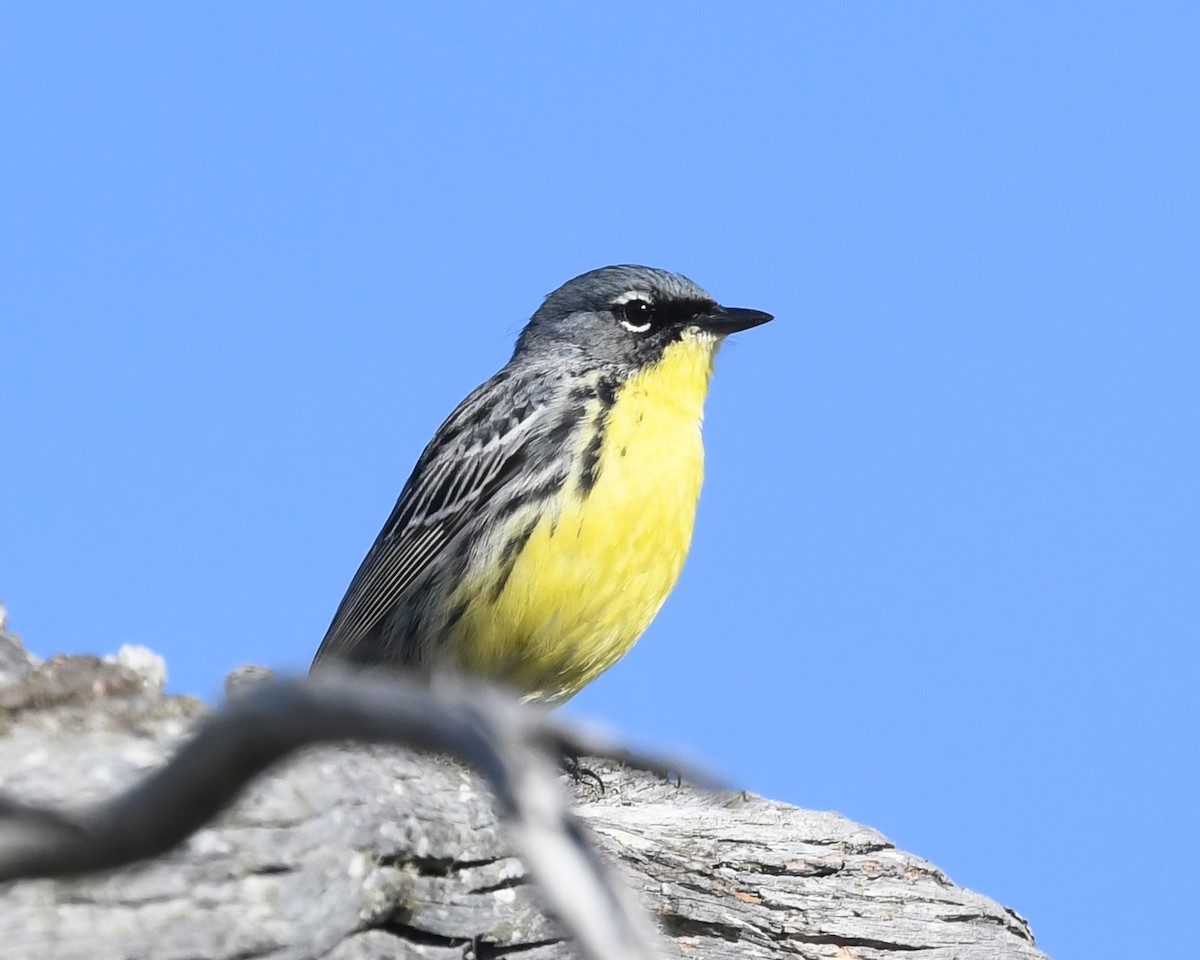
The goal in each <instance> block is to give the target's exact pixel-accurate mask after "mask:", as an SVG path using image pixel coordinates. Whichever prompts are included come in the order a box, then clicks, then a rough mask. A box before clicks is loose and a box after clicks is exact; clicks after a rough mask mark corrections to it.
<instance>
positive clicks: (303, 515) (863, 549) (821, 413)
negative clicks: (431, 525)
mask: <svg viewBox="0 0 1200 960" xmlns="http://www.w3.org/2000/svg"><path fill="white" fill-rule="evenodd" d="M1198 49H1200V14H1198V13H1197V8H1196V7H1195V6H1194V5H1191V4H1185V3H1174V4H1171V3H1143V4H1133V3H1128V4H1104V3H1099V4H1087V5H1083V4H1067V3H1037V4H1034V3H1012V4H1003V5H1001V4H977V3H963V4H958V3H954V4H951V3H942V4H930V3H915V4H903V5H898V4H811V3H808V4H800V3H796V4H786V5H785V4H774V5H770V4H757V5H756V4H751V5H740V6H739V9H738V10H737V11H736V12H734V11H733V10H732V9H730V8H729V7H728V6H726V5H715V4H714V5H709V6H705V5H703V4H693V5H689V6H687V7H681V6H678V5H672V6H667V5H657V4H628V5H614V4H609V5H606V6H604V7H603V8H599V7H594V8H590V9H587V8H584V7H583V6H576V5H570V6H567V5H551V4H543V5H540V6H533V5H526V6H522V7H510V6H505V7H504V8H500V7H498V6H497V7H487V8H485V7H483V6H482V5H478V6H472V5H458V4H445V5H440V6H438V7H437V8H436V10H432V9H427V10H424V11H423V12H419V13H418V12H413V11H412V10H410V9H409V8H406V7H403V6H401V5H396V4H384V3H376V4H371V3H358V4H350V5H336V6H335V5H320V4H286V5H285V4H265V3H264V4H254V5H245V4H236V5H235V4H212V3H210V4H197V3H191V4H188V3H175V4H169V5H147V4H137V5H133V4H119V3H114V4H105V5H100V4H76V5H70V4H56V5H53V6H52V5H48V4H44V5H34V4H26V5H22V6H21V7H17V6H14V5H10V6H8V7H6V8H5V10H4V11H3V12H0V89H3V90H4V96H3V97H2V98H0V122H2V124H3V130H4V144H5V145H4V148H3V150H0V216H2V218H3V224H4V230H3V231H2V232H0V245H2V246H3V249H2V250H0V318H2V325H3V334H2V337H0V357H2V363H0V369H2V370H3V379H2V384H3V396H4V400H3V405H2V412H0V418H2V419H0V422H2V425H3V431H2V435H3V438H4V444H3V450H4V470H3V480H2V481H0V511H2V517H3V529H4V549H3V551H2V552H0V599H2V600H3V601H4V603H5V604H6V605H7V607H8V610H9V616H10V625H11V627H12V628H13V629H15V630H16V631H17V632H19V633H20V634H22V635H23V636H24V638H25V639H26V641H27V643H28V644H29V645H30V646H31V648H32V649H33V650H34V651H35V652H38V653H41V654H50V653H53V652H57V651H96V652H105V651H112V650H115V649H116V647H117V646H119V645H120V644H122V643H140V644H145V645H148V646H150V647H153V648H155V649H157V650H159V651H161V652H163V653H164V654H165V655H166V657H167V659H168V662H169V669H170V672H171V684H172V687H173V688H174V689H177V690H183V691H188V692H193V693H197V694H200V695H203V696H206V697H214V696H215V695H216V693H217V691H218V690H219V688H220V680H221V676H222V674H223V673H224V672H225V671H227V670H229V669H230V668H232V667H233V666H235V665H237V664H239V663H242V662H244V661H255V662H259V663H266V664H269V665H271V666H274V667H277V668H293V669H302V668H304V667H305V666H306V665H307V662H308V659H309V657H310V656H311V654H312V652H313V650H314V649H315V647H316V645H317V643H318V642H319V640H320V637H321V635H322V633H323V631H324V628H325V626H326V624H327V622H328V619H329V617H330V615H331V614H332V611H333V609H334V607H335V606H336V604H337V602H338V600H339V599H340V597H341V594H342V592H343V590H344V588H345V586H346V584H347V583H348V581H349V578H350V576H351V575H352V574H353V572H354V569H355V567H356V566H357V564H358V561H359V560H360V559H361V557H362V554H363V553H364V551H365V550H366V548H367V546H368V545H369V544H370V542H371V540H372V539H373V538H374V536H375V533H376V531H377V529H378V527H379V525H380V524H381V523H382V521H383V519H384V517H385V516H386V515H387V513H388V511H389V509H390V507H391V504H392V502H393V499H394V498H395V496H396V494H397V493H398V491H399V489H400V486H401V485H402V483H403V481H404V479H405V477H406V476H407V475H408V471H409V469H410V468H411V465H412V463H413V461H414V459H415V458H416V456H417V454H418V453H419V452H420V449H421V447H422V446H423V445H424V443H425V441H426V439H427V438H428V437H429V435H430V434H431V433H432V431H433V430H434V428H435V427H436V426H437V424H438V423H439V422H440V421H441V419H442V418H443V417H444V416H445V414H446V413H448V412H449V411H450V409H451V408H452V407H453V406H454V404H455V403H457V401H458V400H459V399H460V398H461V397H462V396H463V395H464V394H465V393H466V392H467V391H468V390H469V389H471V388H472V387H473V386H475V384H476V383H477V382H479V381H480V380H482V379H484V378H485V377H487V376H488V375H490V374H491V373H492V372H493V371H494V370H495V369H496V368H497V367H499V366H500V365H501V364H502V363H503V362H504V361H505V360H506V359H507V357H508V354H509V351H510V349H511V344H512V341H513V338H514V337H515V335H516V333H517V331H518V330H519V329H520V327H521V325H522V323H523V322H524V320H525V319H526V318H527V317H528V315H529V314H530V313H531V312H532V311H533V309H534V308H535V307H536V306H537V304H538V302H539V299H540V298H541V296H542V295H544V294H545V293H547V292H548V291H549V290H551V289H552V288H554V287H555V286H557V285H558V284H559V283H561V282H562V281H563V280H566V279H567V278H569V277H571V276H574V275H575V274H577V273H580V272H582V271H584V270H586V269H589V268H591V267H595V266H599V265H602V264H605V263H612V262H644V263H649V264H653V265H658V266H664V267H668V268H672V269H676V270H679V271H681V272H683V273H686V274H688V275H689V276H691V277H692V278H693V279H695V280H696V281H698V282H699V283H701V284H702V285H704V286H705V287H707V288H708V289H709V290H710V291H711V292H712V293H713V294H714V295H715V296H716V297H717V298H718V299H720V300H722V301H724V302H726V303H730V304H734V305H741V306H750V307H757V308H761V309H765V310H769V311H771V312H773V313H774V314H776V316H777V317H778V319H777V320H776V322H775V323H773V324H770V325H768V326H766V327H763V328H760V329H757V330H753V331H750V332H748V333H746V334H744V335H742V336H740V337H738V338H737V339H736V341H734V342H730V343H729V344H728V345H727V347H726V348H725V349H724V350H723V351H722V354H721V356H720V358H719V363H718V371H717V376H716V378H715V381H714V384H713V389H712V393H711V395H710V398H709V404H708V417H707V421H706V427H705V430H706V439H707V450H708V475H707V480H706V486H705V489H704V493H703V496H702V500H701V505H700V511H699V517H698V523H697V531H696V536H695V540H694V543H693V549H692V554H691V557H690V558H689V561H688V564H687V566H686V568H685V570H684V574H683V577H682V580H681V582H680V585H679V587H678V588H677V590H676V591H675V593H674V594H673V595H672V597H671V599H670V600H669V601H668V603H667V605H666V607H665V608H664V609H663V611H662V613H661V614H660V616H659V618H658V620H657V621H656V622H655V623H654V625H653V626H652V627H651V629H650V630H649V632H648V633H647V634H646V636H645V637H644V638H643V639H642V641H641V642H640V643H639V644H638V646H637V647H636V648H635V650H634V651H633V652H632V653H631V654H630V655H629V656H628V657H627V658H626V659H625V660H624V661H623V662H622V663H621V664H619V665H618V666H617V667H616V668H614V669H613V670H612V671H610V672H609V673H608V674H607V675H605V676H604V677H603V678H601V679H600V680H599V681H598V682H597V683H595V684H594V685H593V686H592V687H590V688H589V689H587V690H586V691H584V692H583V693H582V694H581V695H580V696H579V697H578V698H576V700H575V701H573V702H572V704H571V705H570V706H569V708H568V709H569V710H570V712H571V713H573V714H577V715H580V716H586V717H589V718H596V719H599V720H602V721H604V722H606V723H608V724H610V725H611V726H613V727H615V728H616V729H618V730H621V731H623V732H625V733H626V734H627V735H628V736H629V737H630V738H632V739H633V740H635V741H638V742H646V743H653V744H661V745H670V746H677V747H680V748H682V749H685V750H687V751H689V752H690V753H692V754H694V755H695V756H697V757H699V758H702V759H704V760H705V761H706V762H708V763H709V764H710V765H711V766H713V767H714V768H715V769H717V770H719V771H722V772H723V773H724V774H726V775H727V776H728V777H729V778H730V779H731V780H732V781H733V782H735V783H737V784H739V785H744V786H747V787H749V788H752V789H754V790H757V791H759V792H762V793H765V794H768V795H770V796H773V797H777V798H780V799H783V800H787V801H790V802H793V803H797V804H801V805H804V806H810V807H817V808H827V809H836V810H839V811H841V812H843V813H845V814H847V815H848V816H851V817H853V818H855V819H857V820H861V821H864V822H866V823H869V824H871V825H873V826H875V827H877V828H879V829H881V830H882V831H883V832H884V833H886V834H887V835H888V836H889V837H891V838H892V839H893V840H895V841H896V842H897V843H898V844H900V845H902V846H904V847H906V848H908V849H910V850H913V851H915V852H917V853H919V854H921V855H923V856H926V857H928V858H929V859H930V860H932V861H934V862H935V863H937V864H938V865H939V866H941V867H942V868H943V869H945V870H946V871H947V872H948V873H949V874H950V876H951V877H952V878H953V879H954V880H955V881H957V882H958V883H961V884H965V885H967V886H970V887H972V888H974V889H977V890H980V891H982V892H984V893H987V894H989V895H990V896H993V897H995V898H996V899H998V900H1000V901H1001V902H1003V903H1006V904H1008V905H1010V906H1012V907H1014V908H1015V909H1017V910H1018V911H1019V912H1021V913H1022V914H1024V915H1025V916H1027V917H1029V918H1030V920H1031V922H1032V924H1033V928H1034V931H1035V932H1036V934H1037V935H1038V937H1039V943H1040V945H1041V946H1042V947H1043V948H1044V949H1046V950H1047V951H1048V952H1050V953H1051V954H1053V955H1054V956H1056V957H1060V958H1068V957H1081V958H1082V957H1089V958H1094V957H1106V956H1113V957H1116V956H1130V955H1137V954H1138V953H1140V952H1142V951H1144V950H1145V949H1147V946H1148V944H1149V943H1152V944H1153V945H1154V949H1155V951H1156V952H1161V953H1163V954H1167V955H1170V954H1173V953H1174V954H1181V955H1182V954H1184V953H1186V952H1187V951H1188V950H1189V949H1190V947H1191V945H1193V939H1192V934H1191V931H1190V929H1188V928H1190V927H1191V926H1192V922H1191V920H1189V919H1188V918H1190V917H1194V914H1195V902H1196V899H1197V897H1198V896H1200V889H1198V885H1197V882H1196V879H1195V869H1194V866H1195V862H1196V860H1197V858H1198V857H1200V842H1198V836H1200V829H1198V826H1197V819H1196V801H1195V796H1196V794H1197V791H1198V790H1200V783H1198V782H1197V780H1198V778H1197V774H1196V772H1195V771H1196V768H1197V758H1196V753H1197V751H1196V730H1197V729H1198V726H1200V725H1198V723H1197V720H1198V718H1197V708H1196V680H1197V668H1198V666H1200V664H1198V660H1197V653H1196V646H1197V637H1198V636H1200V601H1198V599H1197V585H1198V583H1200V579H1198V578H1200V507H1198V505H1197V494H1196V491H1197V490H1198V489H1200V441H1198V440H1197V426H1198V424H1197V419H1198V417H1197V412H1198V411H1200V389H1198V388H1197V369H1198V367H1197V363H1198V361H1200V332H1198V325H1197V317H1198V313H1200V310H1198V308H1200V284H1198V282H1197V260H1198V256H1200V216H1198V212H1200V204H1198V201H1200V196H1198V193H1200V190H1198V188H1197V182H1198V178H1197V173H1196V171H1197V170H1200V134H1198V130H1200V124H1198V107H1200V94H1198V87H1197V84H1196V72H1195V65H1196V51H1197V50H1198Z"/></svg>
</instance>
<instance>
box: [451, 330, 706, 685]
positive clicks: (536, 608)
mask: <svg viewBox="0 0 1200 960" xmlns="http://www.w3.org/2000/svg"><path fill="white" fill-rule="evenodd" d="M715 352H716V341H715V340H714V339H713V338H711V337H706V336H703V335H698V336H692V337H686V338H685V339H683V340H680V341H678V342H676V343H674V344H672V345H671V346H669V347H668V348H667V349H666V350H665V351H664V353H663V356H662V358H661V359H660V360H659V362H658V363H656V364H654V365H652V366H650V367H647V368H646V369H644V370H642V371H641V372H640V373H638V374H637V375H635V376H634V377H632V378H631V379H630V380H628V381H627V382H626V383H625V384H624V385H623V386H622V387H621V388H620V389H619V391H618V393H617V395H616V398H615V400H614V401H613V403H612V406H611V408H609V409H608V411H607V415H606V416H604V415H603V414H604V411H603V410H602V409H601V407H600V404H599V402H598V401H597V402H596V403H595V405H594V407H593V409H592V410H590V411H589V416H590V417H591V419H590V420H589V423H590V424H592V425H593V426H596V427H597V428H599V426H600V425H599V424H597V423H595V420H596V419H598V418H600V417H603V426H602V429H603V434H602V441H601V445H600V450H599V459H598V461H597V469H596V470H595V471H594V473H593V476H594V477H595V481H594V484H592V485H591V486H590V489H588V487H587V484H586V483H585V482H584V479H583V477H582V475H581V471H580V472H578V473H577V475H576V476H574V477H573V478H572V479H571V480H570V481H569V482H568V483H567V484H566V485H565V487H564V488H563V490H562V491H561V493H560V494H559V496H558V497H557V501H556V503H555V504H554V507H553V509H552V510H548V511H546V512H545V514H544V515H543V517H542V519H541V520H540V522H539V523H538V524H537V526H536V527H535V528H534V530H533V532H532V534H530V536H529V539H528V541H527V542H526V544H525V547H524V549H523V550H522V551H521V553H520V554H519V556H518V557H517V559H516V562H515V563H514V565H513V567H512V570H511V572H510V573H509V575H508V577H507V579H506V580H505V581H504V586H503V589H502V590H500V591H499V593H498V594H496V593H495V591H494V590H488V589H486V584H485V583H483V582H477V583H475V584H470V585H468V584H464V587H465V588H466V589H467V590H468V591H470V592H471V593H473V594H474V599H472V601H471V602H470V603H469V605H468V610H467V611H466V613H465V614H464V616H463V617H462V619H461V620H460V622H459V624H458V630H457V632H458V636H457V638H456V642H455V644H454V645H455V647H456V648H457V650H458V653H459V660H460V665H461V667H462V668H463V669H465V670H467V671H469V672H471V673H476V674H479V675H482V676H486V677H491V678H494V679H498V680H502V681H504V682H507V683H508V684H510V685H512V686H514V687H515V688H517V689H518V690H520V691H522V692H523V693H525V694H526V695H527V696H529V697H530V698H531V699H539V700H551V701H553V700H562V699H565V698H566V697H569V696H570V695H571V694H573V693H575V692H576V691H577V690H579V688H580V687H582V686H583V685H584V684H586V683H587V682H588V681H590V680H592V679H593V678H595V677H596V676H597V675H598V674H599V673H601V672H602V671H603V670H605V669H607V668H608V667H610V666H612V664H613V663H615V662H616V661H617V660H618V659H619V658H620V657H621V656H622V655H623V654H624V653H625V652H626V651H627V650H628V649H629V647H630V646H631V645H632V644H633V642H634V641H635V640H636V639H637V638H638V636H639V635H640V634H641V633H642V631H643V630H645V629H646V627H647V626H648V625H649V623H650V621H651V620H652V619H653V618H654V615H655V614H656V613H657V612H658V609H659V607H661V606H662V603H663V601H664V600H665V599H666V597H667V594H668V593H669V592H670V590H671V587H673V586H674V585H675V581H676V579H677V578H678V576H679V571H680V569H681V568H682V566H683V561H684V557H685V556H686V555H687V550H688V545H689V544H690V542H691V538H692V525H693V521H694V519H695V513H696V501H697V498H698V497H699V495H700V484H701V480H702V479H703V473H704V448H703V445H702V443H701V439H700V423H701V418H702V416H703V407H704V396H705V394H706V392H707V390H708V379H709V375H710V373H711V372H712V362H713V355H714V353H715ZM583 434H584V435H583V436H582V437H581V439H580V452H581V453H582V450H583V449H584V448H585V447H586V446H587V443H588V441H589V440H590V439H591V438H592V437H594V436H595V430H585V431H583ZM585 459H586V458H584V457H583V456H582V455H581V456H580V457H578V458H577V460H579V461H580V463H581V464H582V462H583V461H584V460H585ZM481 588H483V589H481ZM462 595H463V594H460V596H462Z"/></svg>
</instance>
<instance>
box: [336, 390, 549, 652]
mask: <svg viewBox="0 0 1200 960" xmlns="http://www.w3.org/2000/svg"><path fill="white" fill-rule="evenodd" d="M498 376H499V375H498ZM496 381H497V378H493V379H492V380H490V381H488V382H487V383H485V384H483V385H482V386H480V387H478V388H477V389H476V390H475V391H474V392H472V393H471V395H470V396H468V397H467V398H466V399H465V400H464V401H463V402H462V403H461V404H460V405H459V406H458V408H457V409H456V410H455V411H454V413H452V414H451V415H450V416H449V417H448V418H447V420H446V422H445V423H443V424H442V426H441V427H440V428H439V429H438V431H437V433H436V434H434V437H433V439H432V440H431V441H430V442H429V445H428V446H427V447H426V448H425V451H424V453H422V454H421V458H420V460H418V461H417V465H416V467H415V468H414V469H413V472H412V476H410V477H409V479H408V482H407V483H406V484H405V485H404V489H403V490H402V491H401V493H400V497H399V499H398V500H397V501H396V505H395V507H394V508H393V509H392V513H391V516H389V517H388V520H387V523H385V524H384V526H383V529H382V530H381V531H380V533H379V536H378V537H377V538H376V539H375V543H374V545H373V546H372V547H371V549H370V551H369V552H368V553H367V556H366V557H365V558H364V560H363V562H362V564H361V566H359V568H358V572H357V573H356V574H355V575H354V579H353V580H352V581H351V583H350V587H349V589H348V590H347V591H346V595H345V597H344V598H343V599H342V602H341V604H340V605H339V606H338V609H337V613H336V614H334V617H333V622H332V623H330V625H329V629H328V630H327V631H326V633H325V639H324V640H323V641H322V642H321V647H320V649H319V650H318V651H317V655H316V657H315V659H314V661H313V663H314V665H315V664H316V663H318V662H320V661H321V660H322V659H324V658H326V657H332V658H334V659H337V658H339V656H342V655H345V654H347V653H349V652H350V651H352V650H353V648H354V647H355V646H356V645H357V644H359V643H360V642H361V641H362V640H363V639H364V638H366V637H367V636H369V635H370V634H371V632H372V631H373V630H375V628H376V627H378V626H379V624H380V622H381V621H382V620H383V618H384V617H385V616H387V614H388V612H389V611H391V610H392V609H393V608H394V607H395V606H396V605H397V604H398V603H400V602H402V600H403V598H404V595H405V593H406V592H407V591H408V589H409V588H410V587H411V586H412V584H413V582H414V581H415V580H416V579H417V578H418V577H419V576H420V575H421V574H422V573H423V572H424V571H425V570H427V569H428V568H429V567H430V566H431V564H433V563H435V562H436V561H437V558H438V556H439V555H440V554H441V552H442V550H443V549H444V548H445V547H446V545H447V544H448V543H449V542H450V541H451V540H452V539H453V538H454V537H455V535H456V534H458V533H459V532H460V531H461V530H462V529H463V528H464V527H465V526H466V525H467V524H468V523H469V522H470V521H471V520H472V519H474V518H475V517H478V516H479V515H480V514H481V513H482V511H483V510H484V509H485V507H486V506H487V504H488V503H489V502H490V501H491V500H492V499H493V498H494V497H495V496H496V493H497V491H499V490H500V489H502V488H503V487H504V486H505V485H506V484H507V483H508V482H509V481H511V480H512V479H513V477H515V476H516V475H517V474H518V473H519V472H520V471H521V468H522V467H523V466H524V465H525V461H526V453H527V441H528V440H529V438H530V437H531V435H533V433H534V432H535V431H536V430H537V424H538V421H540V420H543V419H544V416H545V412H546V404H545V402H544V401H545V400H546V399H548V398H547V397H545V396H542V397H539V398H535V397H533V396H531V391H530V389H528V387H526V389H521V385H518V384H513V382H512V381H511V380H510V381H509V382H508V383H507V385H506V386H507V389H506V390H505V391H497V390H495V389H493V388H494V386H496ZM501 392H502V393H503V394H504V395H505V400H504V402H503V404H502V407H503V409H496V408H495V399H496V397H497V395H499V394H500V393H501ZM539 400H541V401H543V402H538V401H539Z"/></svg>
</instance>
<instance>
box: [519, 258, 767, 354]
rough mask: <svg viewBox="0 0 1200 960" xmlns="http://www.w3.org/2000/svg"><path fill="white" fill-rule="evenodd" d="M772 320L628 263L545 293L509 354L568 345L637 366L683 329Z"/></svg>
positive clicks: (718, 331)
mask: <svg viewBox="0 0 1200 960" xmlns="http://www.w3.org/2000/svg"><path fill="white" fill-rule="evenodd" d="M770 319H771V315H770V314H768V313H763V312H761V311H759V310H744V309H741V308H737V307H722V306H721V305H720V304H718V303H717V302H716V301H715V300H714V299H713V298H712V297H711V296H709V295H708V293H707V292H706V291H704V290H703V289H701V288H700V287H698V286H697V285H696V284H694V283H693V282H692V281H691V280H689V279H688V278H687V277H685V276H682V275H680V274H678V273H670V272H669V271H667V270H659V269H656V268H654V267H641V266H635V265H629V264H623V265H620V266H613V267H600V268H599V269H598V270H590V271H588V272H587V273H584V274H581V275H580V276H578V277H576V278H575V279H574V280H568V281H567V282H566V283H564V284H563V285H562V286H561V287H559V288H558V289H557V290H555V291H554V292H553V293H551V294H550V295H549V296H548V297H546V299H545V301H544V302H543V303H542V305H541V307H539V308H538V310H537V312H536V313H535V314H534V315H533V317H532V318H531V319H530V321H529V323H528V324H527V325H526V327H525V329H524V330H522V331H521V336H520V337H519V338H518V340H517V348H516V351H515V353H514V356H525V355H531V354H534V355H536V354H538V353H543V352H545V353H552V354H562V353H564V352H573V353H582V354H583V355H585V356H587V357H588V358H589V359H592V360H596V361H600V362H604V363H611V364H614V365H617V366H623V367H626V368H637V367H641V366H644V365H645V364H647V363H652V362H654V361H655V360H657V359H658V357H660V356H661V355H662V352H663V350H665V349H666V348H667V346H668V345H670V344H671V343H673V342H675V341H676V340H679V339H681V338H683V337H684V336H686V335H689V334H691V335H697V334H700V335H708V336H710V337H711V338H712V339H713V340H714V342H715V341H716V340H719V339H721V338H722V337H725V336H727V335H728V334H731V333H734V332H736V331H738V330H745V329H746V328H747V327H753V326H757V325H758V324H760V323H766V322H767V321H768V320H770Z"/></svg>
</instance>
